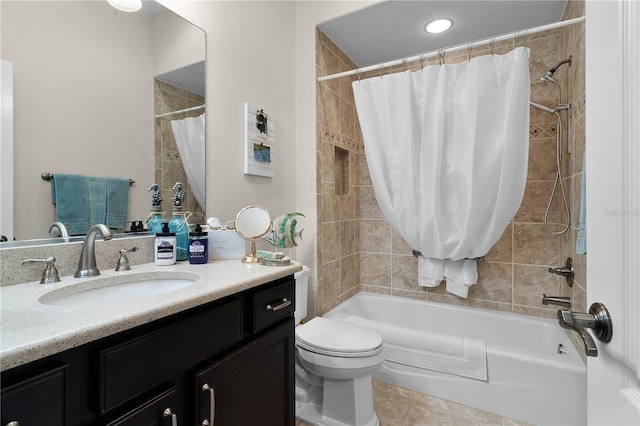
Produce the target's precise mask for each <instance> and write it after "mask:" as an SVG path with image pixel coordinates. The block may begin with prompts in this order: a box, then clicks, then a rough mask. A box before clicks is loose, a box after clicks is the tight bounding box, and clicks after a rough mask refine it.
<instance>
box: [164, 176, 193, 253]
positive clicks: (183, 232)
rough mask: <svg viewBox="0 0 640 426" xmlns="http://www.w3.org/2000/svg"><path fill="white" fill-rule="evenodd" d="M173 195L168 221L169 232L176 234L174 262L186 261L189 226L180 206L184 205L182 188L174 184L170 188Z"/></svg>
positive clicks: (179, 184)
mask: <svg viewBox="0 0 640 426" xmlns="http://www.w3.org/2000/svg"><path fill="white" fill-rule="evenodd" d="M172 189H173V190H174V191H176V192H175V194H174V195H173V215H172V217H171V220H170V221H169V230H170V231H171V232H175V234H176V260H187V257H188V253H187V250H188V245H189V226H188V224H187V221H186V220H185V218H184V213H183V212H182V206H183V205H184V186H183V185H182V183H180V182H176V183H175V185H173V188H172Z"/></svg>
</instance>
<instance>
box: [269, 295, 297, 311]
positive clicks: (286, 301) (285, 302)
mask: <svg viewBox="0 0 640 426" xmlns="http://www.w3.org/2000/svg"><path fill="white" fill-rule="evenodd" d="M290 304H291V300H289V299H287V298H286V297H285V298H283V299H282V303H280V304H279V305H278V306H271V305H267V311H273V312H276V311H279V310H280V309H284V308H286V307H287V306H289V305H290Z"/></svg>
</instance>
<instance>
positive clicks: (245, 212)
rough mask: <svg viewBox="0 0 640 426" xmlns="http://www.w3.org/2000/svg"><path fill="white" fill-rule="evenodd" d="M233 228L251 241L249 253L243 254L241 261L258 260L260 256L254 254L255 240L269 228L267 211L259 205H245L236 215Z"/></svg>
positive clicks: (269, 221)
mask: <svg viewBox="0 0 640 426" xmlns="http://www.w3.org/2000/svg"><path fill="white" fill-rule="evenodd" d="M235 228H236V232H237V233H238V235H240V236H241V237H242V238H244V239H245V240H247V241H251V253H250V254H248V255H246V256H244V257H243V258H242V262H243V263H257V262H260V258H259V257H258V256H257V254H256V240H257V239H259V238H262V237H264V236H265V235H267V234H268V233H269V231H270V230H271V216H269V212H268V211H266V210H265V209H263V208H262V207H259V206H249V207H245V208H243V209H242V210H240V211H239V212H238V215H237V216H236V222H235Z"/></svg>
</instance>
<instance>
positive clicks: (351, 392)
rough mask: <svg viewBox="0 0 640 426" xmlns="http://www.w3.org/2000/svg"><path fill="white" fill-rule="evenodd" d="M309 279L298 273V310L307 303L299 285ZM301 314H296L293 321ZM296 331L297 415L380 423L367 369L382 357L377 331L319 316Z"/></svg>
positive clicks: (356, 424) (327, 421) (339, 422)
mask: <svg viewBox="0 0 640 426" xmlns="http://www.w3.org/2000/svg"><path fill="white" fill-rule="evenodd" d="M300 274H301V275H302V274H305V275H306V274H308V269H306V270H304V271H303V272H302V273H300ZM307 280H308V278H307V276H300V275H298V274H296V310H297V309H298V307H301V308H302V307H303V306H304V307H305V308H306V300H304V301H302V300H298V296H299V295H300V294H303V293H306V288H305V289H302V290H299V288H298V287H299V286H305V287H306V285H307ZM299 281H303V282H299ZM305 296H306V295H305ZM305 298H306V297H305ZM305 308H302V309H303V310H304V309H305ZM304 315H306V312H305V313H304ZM302 318H304V316H299V315H296V323H297V322H298V321H299V320H301V319H302ZM295 335H296V338H295V340H296V343H295V345H296V367H295V370H296V417H298V418H299V419H301V420H304V421H305V422H307V423H310V424H312V425H319V426H324V425H327V426H328V425H335V426H346V425H349V426H369V425H371V426H374V425H378V424H379V420H378V416H377V415H376V413H375V410H374V408H373V389H372V382H371V374H372V373H373V372H374V371H376V370H377V369H378V368H379V367H380V365H381V364H382V362H383V361H384V357H383V354H382V338H381V337H380V335H379V334H377V333H375V332H373V331H371V330H367V329H364V328H361V327H358V326H355V325H352V324H348V323H345V322H341V321H338V320H333V319H328V318H323V317H316V318H313V319H311V320H310V321H308V322H306V323H305V324H300V325H296V331H295Z"/></svg>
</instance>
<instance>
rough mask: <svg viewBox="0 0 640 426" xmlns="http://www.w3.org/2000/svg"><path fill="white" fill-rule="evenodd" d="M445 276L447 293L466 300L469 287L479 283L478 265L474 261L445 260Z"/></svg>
mask: <svg viewBox="0 0 640 426" xmlns="http://www.w3.org/2000/svg"><path fill="white" fill-rule="evenodd" d="M444 276H445V278H446V280H447V291H448V292H449V293H452V294H455V295H456V296H459V297H463V298H465V299H466V298H467V295H468V293H469V287H471V286H472V285H474V284H475V283H477V282H478V264H477V262H476V261H475V260H472V259H462V260H445V261H444Z"/></svg>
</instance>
